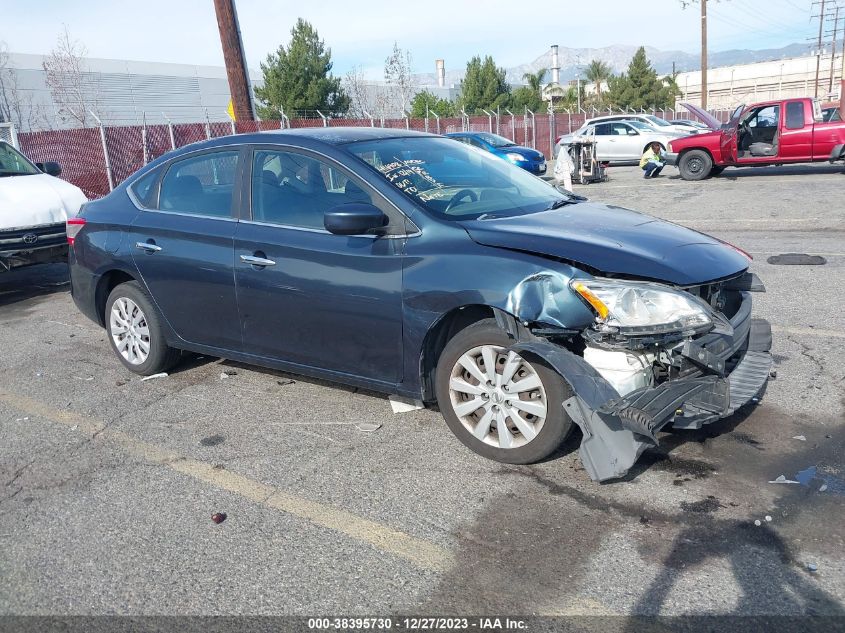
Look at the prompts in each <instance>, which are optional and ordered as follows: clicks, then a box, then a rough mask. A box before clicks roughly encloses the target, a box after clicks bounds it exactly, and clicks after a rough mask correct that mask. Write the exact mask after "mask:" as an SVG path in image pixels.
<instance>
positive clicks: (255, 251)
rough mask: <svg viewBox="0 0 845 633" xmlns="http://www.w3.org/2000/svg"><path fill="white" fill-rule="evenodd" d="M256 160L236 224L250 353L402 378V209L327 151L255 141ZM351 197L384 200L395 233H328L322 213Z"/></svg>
mask: <svg viewBox="0 0 845 633" xmlns="http://www.w3.org/2000/svg"><path fill="white" fill-rule="evenodd" d="M251 165H252V169H251V176H250V178H249V183H250V184H249V187H246V188H245V189H248V190H249V198H250V208H251V218H252V219H251V220H249V221H241V222H240V223H239V225H238V230H237V239H236V241H235V277H236V282H237V294H238V305H239V307H240V314H241V327H242V331H243V339H244V349H245V351H247V352H248V353H250V354H255V355H257V356H262V357H268V358H273V359H278V360H282V361H287V362H291V363H296V364H298V365H303V366H309V367H316V368H320V369H325V370H331V371H335V372H340V373H344V374H350V375H353V376H358V377H364V378H367V379H370V380H377V381H380V382H383V383H388V384H395V383H397V382H399V381H400V380H401V378H402V371H401V368H402V252H403V246H404V241H405V238H404V233H405V224H404V216H401V217H397V215H401V214H398V211H396V210H395V209H394V208H393V207H389V206H388V203H387V202H386V201H384V200H383V199H380V197H379V195H378V194H377V193H375V192H374V191H373V190H371V189H370V187H369V186H368V185H367V184H366V183H364V182H363V181H362V180H360V179H358V178H357V177H354V176H353V175H352V174H350V173H349V172H348V171H346V169H345V168H343V167H341V166H340V165H338V164H337V163H335V162H334V161H331V160H330V159H327V158H325V157H322V156H319V155H315V154H312V153H309V152H306V151H302V150H299V149H294V148H279V147H258V148H256V149H255V150H254V154H253V158H252V161H251ZM350 202H371V203H373V204H375V205H376V206H378V207H379V208H381V209H382V210H383V211H385V213H386V214H387V215H388V216H389V217H391V225H389V227H388V230H391V231H392V232H393V233H394V235H382V236H375V235H364V236H342V235H333V234H331V233H329V232H328V231H326V229H325V228H324V226H323V214H324V213H325V212H326V211H327V210H328V209H330V208H332V207H335V206H338V205H342V204H345V203H350ZM255 258H258V259H257V260H256V259H255ZM256 261H257V262H258V263H256Z"/></svg>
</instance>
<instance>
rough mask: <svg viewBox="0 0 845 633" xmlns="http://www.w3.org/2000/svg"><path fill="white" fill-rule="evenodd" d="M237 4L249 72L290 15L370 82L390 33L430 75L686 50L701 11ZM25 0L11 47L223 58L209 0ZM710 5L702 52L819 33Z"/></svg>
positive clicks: (765, 1)
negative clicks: (480, 61)
mask: <svg viewBox="0 0 845 633" xmlns="http://www.w3.org/2000/svg"><path fill="white" fill-rule="evenodd" d="M236 3H237V10H238V15H239V20H240V26H241V32H242V34H243V38H244V48H245V52H246V56H247V62H248V64H249V66H250V67H251V68H253V69H256V70H258V67H259V63H260V62H261V61H263V60H264V59H265V58H266V56H267V54H268V53H270V52H272V51H275V50H276V49H277V48H278V46H279V45H280V44H283V43H286V42H287V41H288V39H289V37H290V29H291V27H292V26H293V24H294V23H295V22H296V19H297V18H298V17H302V18H305V19H306V20H308V21H309V22H311V23H312V24H313V25H314V26H315V27H316V28H317V30H318V32H319V34H320V36H321V37H322V38H323V39H324V40H325V42H326V45H327V46H329V47H330V48H331V50H332V59H333V61H334V64H335V66H334V72H335V74H337V75H341V76H342V75H344V74H345V73H346V72H347V71H348V70H350V69H351V68H353V67H358V68H361V69H363V70H364V72H365V74H366V75H367V76H368V77H369V78H372V79H380V78H381V76H382V72H383V67H384V60H385V58H386V57H387V56H388V54H389V53H390V51H391V50H392V47H393V43H394V41H396V42H398V44H399V46H400V47H401V48H403V49H406V50H408V51H410V53H411V57H412V66H413V71H414V72H433V71H434V60H435V59H436V58H444V59H445V60H446V67H447V69H456V68H463V67H464V66H465V65H466V62H467V61H468V59H469V58H471V57H472V56H473V55H476V54H480V55H487V54H489V55H492V56H493V58H494V59H495V60H496V63H497V64H498V65H499V66H504V67H510V66H516V65H519V64H522V63H529V62H531V61H533V60H534V59H535V58H537V57H538V56H540V55H541V54H543V53H544V52H546V51H547V50H548V48H549V46H550V45H551V44H560V45H561V46H569V47H573V48H580V47H596V48H598V47H604V46H610V45H614V44H627V45H633V46H639V45H641V44H647V45H651V46H654V47H656V48H659V49H662V50H682V51H686V52H690V53H695V52H696V51H697V50H698V47H699V45H700V39H699V24H700V16H699V10H700V9H699V7H698V5H697V4H695V5H693V6H690V7H688V8H686V9H684V8H682V6H681V0H650V1H648V2H634V1H632V0H599V2H595V1H594V2H584V1H580V2H575V1H573V0H557V1H553V2H538V3H534V4H533V5H528V4H526V3H521V2H515V1H514V0H483V1H482V0H471V1H470V0H424V1H422V2H419V1H418V2H385V1H367V0H356V1H350V0H320V1H311V2H303V1H302V0H297V1H290V0H236ZM34 4H36V3H34V2H14V1H13V0H0V42H3V41H5V43H6V45H7V47H8V50H10V51H12V52H16V53H35V54H46V53H49V51H50V50H51V49H52V48H53V46H54V45H55V41H56V37H57V35H58V33H59V32H60V31H61V30H62V29H63V26H64V25H66V26H67V28H68V31H69V32H70V34H71V36H72V37H73V38H74V39H77V40H79V41H80V42H82V43H83V44H84V45H85V47H86V48H87V50H88V55H89V56H90V57H102V58H112V59H131V60H142V61H160V62H176V63H188V64H203V65H206V64H207V65H222V64H223V55H222V52H221V48H220V37H219V32H218V30H217V22H216V18H215V14H214V4H213V1H212V0H144V1H143V2H137V1H135V2H128V1H123V0H111V1H106V0H39V2H37V5H38V11H37V12H36V11H34V10H33V8H32V7H33V5H34ZM812 13H813V14H815V13H817V10H813V11H812ZM708 14H709V19H708V29H709V46H710V50H711V51H717V50H726V49H731V48H752V49H760V48H779V47H781V46H785V45H786V44H791V43H794V42H804V41H805V39H806V38H808V37H812V36H813V35H817V34H818V26H817V25H818V22H817V21H816V22H815V24H814V23H813V22H811V20H810V15H811V10H810V0H721V1H719V2H716V1H714V0H710V2H708ZM843 14H845V12H843ZM843 17H845V15H843Z"/></svg>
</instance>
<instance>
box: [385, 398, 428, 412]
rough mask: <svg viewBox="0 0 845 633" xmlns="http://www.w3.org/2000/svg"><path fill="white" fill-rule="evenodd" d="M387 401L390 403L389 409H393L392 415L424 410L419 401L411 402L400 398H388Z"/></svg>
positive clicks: (408, 399)
mask: <svg viewBox="0 0 845 633" xmlns="http://www.w3.org/2000/svg"><path fill="white" fill-rule="evenodd" d="M387 399H388V400H389V401H390V408H391V409H393V413H408V412H409V411H418V410H419V409H425V405H424V404H423V403H422V401H420V400H412V399H410V398H403V397H401V396H388V398H387Z"/></svg>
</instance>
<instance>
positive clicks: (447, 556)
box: [0, 390, 452, 572]
mask: <svg viewBox="0 0 845 633" xmlns="http://www.w3.org/2000/svg"><path fill="white" fill-rule="evenodd" d="M0 402H4V403H6V404H8V405H9V406H11V407H14V408H15V409H17V410H19V411H21V412H22V413H27V414H29V415H31V416H36V417H39V418H43V419H45V420H49V421H51V422H55V423H58V424H62V425H64V426H67V427H70V428H72V429H74V430H77V431H79V432H81V433H82V434H84V435H88V436H89V437H90V436H95V435H96V436H97V437H100V438H103V439H106V440H109V441H111V442H113V443H115V444H117V445H119V446H120V447H121V448H123V449H124V450H126V451H127V452H128V453H130V454H131V455H132V456H134V457H139V458H142V459H144V460H145V461H147V462H150V463H154V464H159V465H161V466H164V467H166V468H169V469H171V470H173V471H176V472H178V473H181V474H183V475H186V476H188V477H191V478H192V479H195V480H197V481H201V482H203V483H207V484H211V485H212V486H215V487H216V488H220V489H221V490H227V491H229V492H232V493H235V494H237V495H240V496H241V497H244V498H246V499H249V500H250V501H254V502H256V503H259V504H261V505H263V506H266V507H269V508H273V509H274V510H279V511H281V512H285V513H287V514H291V515H293V516H296V517H299V518H302V519H305V520H307V521H309V522H311V523H313V524H315V525H319V526H321V527H324V528H328V529H330V530H334V531H336V532H340V533H341V534H344V535H346V536H349V537H350V538H353V539H356V540H358V541H361V542H364V543H367V544H369V545H372V546H373V547H376V548H378V549H379V550H381V551H383V552H387V553H389V554H393V555H395V556H399V557H401V558H404V559H406V560H408V561H410V562H411V563H413V564H414V565H416V566H417V567H420V568H423V569H430V570H433V571H439V572H443V571H446V570H448V569H449V568H450V567H451V565H452V555H451V553H450V552H449V551H448V550H447V549H445V548H443V547H441V546H439V545H436V544H434V543H431V542H430V541H426V540H423V539H420V538H417V537H414V536H411V535H410V534H406V533H405V532H401V531H399V530H395V529H393V528H391V527H389V526H387V525H384V524H382V523H378V522H377V521H372V520H370V519H365V518H363V517H360V516H358V515H355V514H352V513H351V512H347V511H345V510H341V509H340V508H336V507H334V506H331V505H327V504H323V503H318V502H316V501H311V500H309V499H304V498H302V497H298V496H296V495H293V494H290V493H288V492H285V491H283V490H280V489H278V488H274V487H273V486H268V485H266V484H263V483H261V482H259V481H256V480H254V479H250V478H249V477H245V476H243V475H239V474H237V473H234V472H232V471H229V470H225V469H221V468H214V466H213V465H211V464H208V463H206V462H202V461H199V460H196V459H192V458H189V457H185V456H183V455H179V454H177V453H173V452H171V451H169V450H167V449H165V448H162V447H160V446H156V445H155V444H150V443H148V442H145V441H143V440H139V439H137V438H134V437H132V436H130V435H127V434H126V433H123V432H122V431H117V430H114V429H111V428H108V425H107V424H105V423H104V422H102V421H100V420H96V419H94V418H90V417H88V416H85V415H82V414H79V413H75V412H73V411H63V410H61V409H55V408H53V407H51V406H50V405H47V404H44V403H43V402H39V401H38V400H34V399H32V398H29V397H27V396H22V395H19V394H15V393H9V392H7V391H3V390H0Z"/></svg>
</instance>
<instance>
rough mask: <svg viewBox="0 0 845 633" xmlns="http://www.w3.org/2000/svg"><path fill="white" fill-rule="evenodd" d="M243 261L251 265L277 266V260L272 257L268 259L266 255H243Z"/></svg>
mask: <svg viewBox="0 0 845 633" xmlns="http://www.w3.org/2000/svg"><path fill="white" fill-rule="evenodd" d="M241 261H242V262H243V263H245V264H250V265H251V266H275V265H276V262H274V261H273V260H272V259H266V258H264V257H256V256H254V255H241Z"/></svg>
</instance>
